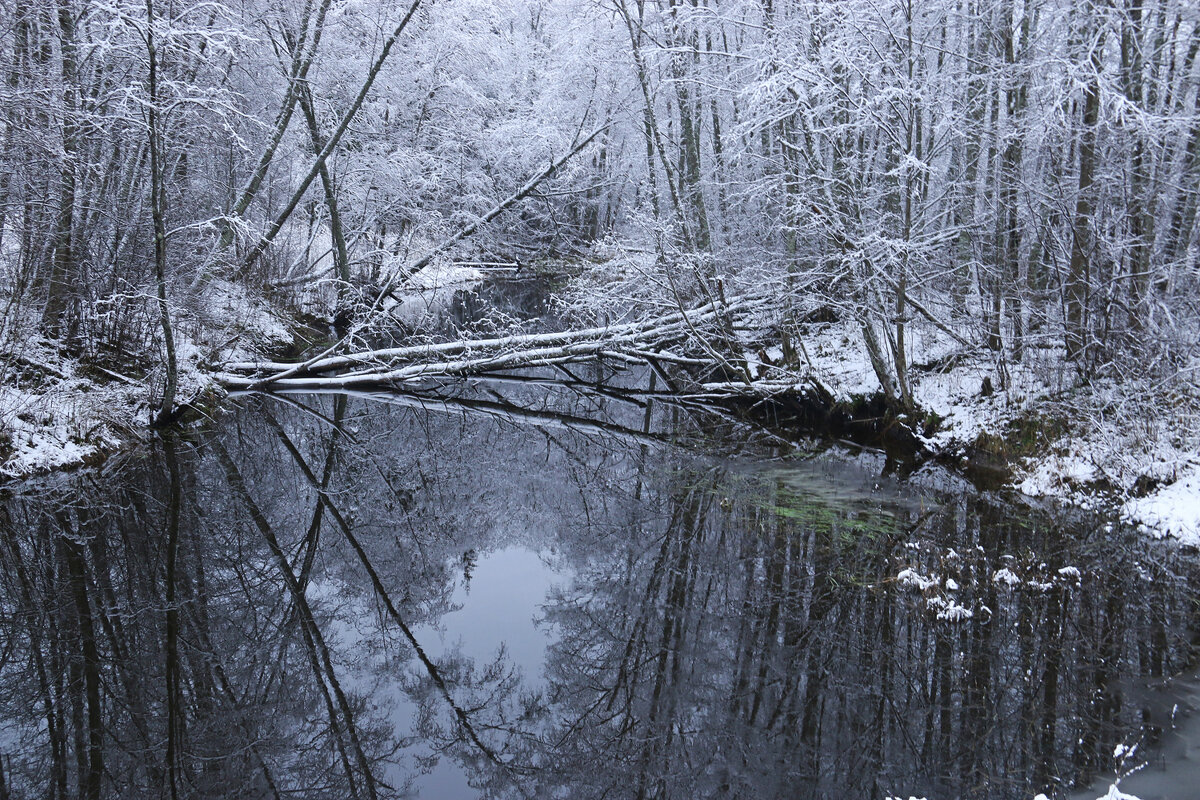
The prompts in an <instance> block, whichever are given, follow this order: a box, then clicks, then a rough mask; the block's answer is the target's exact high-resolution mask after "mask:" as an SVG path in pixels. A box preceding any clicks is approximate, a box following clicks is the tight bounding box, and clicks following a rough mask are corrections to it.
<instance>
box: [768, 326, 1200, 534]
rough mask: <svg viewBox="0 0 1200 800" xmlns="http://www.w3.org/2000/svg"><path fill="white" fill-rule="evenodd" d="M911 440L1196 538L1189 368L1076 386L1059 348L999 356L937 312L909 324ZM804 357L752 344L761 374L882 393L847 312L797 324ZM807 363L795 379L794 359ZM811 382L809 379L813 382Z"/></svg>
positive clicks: (1127, 518)
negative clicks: (1159, 376) (938, 324)
mask: <svg viewBox="0 0 1200 800" xmlns="http://www.w3.org/2000/svg"><path fill="white" fill-rule="evenodd" d="M908 334H909V345H910V348H911V355H910V363H911V364H912V367H911V373H910V374H911V382H912V385H911V391H912V395H913V399H914V401H915V404H916V405H917V407H918V409H919V412H918V413H917V414H915V415H914V416H913V417H912V418H911V419H909V420H907V421H905V428H906V431H907V433H911V437H909V439H910V441H909V446H910V447H913V446H915V447H917V448H919V449H921V450H923V451H924V452H925V454H927V455H928V456H930V457H933V458H936V459H938V460H939V461H942V462H947V463H950V464H952V465H955V466H957V467H959V468H960V469H962V470H964V471H966V472H976V473H982V472H986V473H988V477H989V481H988V482H989V483H1003V484H1005V485H1007V486H1008V487H1010V488H1012V489H1015V490H1017V491H1020V492H1021V493H1023V494H1026V495H1029V496H1031V497H1045V498H1053V499H1055V500H1057V501H1060V502H1065V503H1070V504H1072V505H1075V506H1078V507H1081V508H1083V509H1086V510H1091V511H1096V512H1099V513H1102V514H1106V515H1110V516H1112V517H1113V518H1114V521H1115V520H1119V521H1122V522H1125V523H1128V524H1132V525H1135V526H1138V527H1139V528H1141V529H1142V530H1143V531H1145V532H1146V533H1149V534H1151V535H1154V536H1172V537H1175V538H1178V539H1179V540H1181V541H1182V542H1184V543H1186V544H1190V545H1200V388H1198V387H1197V386H1196V383H1195V381H1193V380H1188V379H1187V376H1188V375H1194V374H1195V373H1196V369H1197V366H1200V365H1198V364H1197V363H1196V362H1195V361H1194V360H1193V361H1192V362H1191V363H1190V364H1188V365H1184V366H1183V367H1181V368H1179V370H1178V373H1177V375H1176V377H1175V378H1174V379H1171V380H1154V381H1150V380H1137V379H1129V380H1124V381H1119V382H1118V381H1114V380H1106V379H1097V380H1093V381H1091V382H1090V383H1088V384H1086V385H1084V384H1082V383H1081V382H1080V381H1079V380H1078V377H1077V376H1076V374H1075V371H1074V369H1073V368H1072V367H1071V366H1070V365H1069V364H1067V363H1066V361H1065V358H1064V357H1063V352H1062V350H1061V349H1056V348H1051V347H1045V348H1040V349H1037V350H1034V351H1032V352H1028V353H1026V354H1025V356H1024V358H1023V359H1022V361H1021V363H1019V364H1015V363H1003V362H1001V361H999V360H998V359H997V358H996V356H995V354H994V353H991V352H990V351H986V350H982V349H980V350H976V351H974V352H972V351H968V350H967V349H965V348H964V347H963V346H962V344H961V342H959V341H956V340H955V339H954V338H952V337H951V336H950V335H948V334H947V333H945V332H943V331H941V330H938V329H937V328H935V327H934V326H932V325H922V324H921V323H920V322H916V323H912V324H911V325H910V329H909V332H908ZM796 349H799V350H800V353H799V354H798V356H797V357H795V360H796V361H798V362H799V364H798V365H796V364H793V365H791V366H789V367H780V366H779V365H780V364H781V362H782V361H783V359H784V353H783V348H782V347H780V346H774V347H771V348H762V349H758V350H748V351H747V353H746V358H747V360H748V361H749V363H750V364H751V368H752V370H753V371H754V372H756V373H757V374H758V375H759V376H762V377H764V378H770V376H771V375H772V373H776V374H778V375H779V376H780V377H781V378H782V377H784V376H786V377H787V380H786V381H782V382H781V383H780V384H778V385H779V386H780V388H783V387H784V386H786V385H787V382H789V381H791V382H793V388H794V390H795V391H796V392H797V393H800V394H804V395H806V396H809V397H812V396H813V395H814V394H819V395H822V396H823V397H824V400H823V402H824V404H825V405H830V404H834V405H836V406H840V407H841V408H843V409H845V410H846V413H847V414H851V413H853V410H858V413H860V414H864V415H866V416H870V414H871V413H873V412H872V409H876V408H879V407H880V406H881V398H880V395H879V382H878V380H877V378H876V377H875V374H874V371H873V369H872V367H871V364H870V360H869V359H868V357H867V354H866V350H865V347H864V345H863V343H862V337H861V335H860V334H859V332H858V330H857V328H856V326H855V325H854V323H852V322H848V321H829V322H816V323H809V324H805V325H802V326H801V341H800V342H799V343H798V345H796ZM796 370H799V371H800V372H801V373H803V374H804V375H805V378H804V379H803V380H801V381H796V380H795V372H796ZM818 385H819V388H817V389H816V390H815V392H814V387H816V386H818Z"/></svg>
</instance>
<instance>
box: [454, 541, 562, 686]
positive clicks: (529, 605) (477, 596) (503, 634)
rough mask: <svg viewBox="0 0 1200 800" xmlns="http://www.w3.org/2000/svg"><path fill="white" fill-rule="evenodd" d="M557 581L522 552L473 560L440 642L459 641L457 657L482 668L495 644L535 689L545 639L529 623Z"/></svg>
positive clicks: (504, 552)
mask: <svg viewBox="0 0 1200 800" xmlns="http://www.w3.org/2000/svg"><path fill="white" fill-rule="evenodd" d="M557 578H558V576H557V575H556V574H555V573H554V572H553V571H552V570H551V569H550V567H548V566H546V564H545V563H543V561H542V559H541V557H540V556H539V555H538V554H537V553H534V552H531V551H529V550H526V549H524V548H522V547H508V548H505V549H503V550H497V551H496V552H494V553H488V554H487V555H484V556H483V557H481V558H480V559H479V563H478V564H476V565H475V569H474V571H473V572H472V576H471V585H470V588H469V590H464V588H463V586H462V585H461V584H460V585H459V586H458V587H457V588H456V589H455V591H454V603H455V605H461V606H462V608H461V609H460V610H458V611H454V612H452V613H450V614H447V615H446V616H444V617H442V624H443V625H444V626H445V640H444V641H445V642H447V643H453V642H455V641H456V640H458V639H461V640H462V652H463V654H464V655H466V656H468V657H469V658H472V659H474V660H475V663H477V664H479V663H483V662H486V661H489V660H491V659H492V658H494V657H495V655H496V651H497V650H498V649H499V647H500V645H501V643H503V644H504V645H505V646H506V647H507V648H508V655H509V658H511V660H512V662H513V663H514V664H516V665H517V666H519V667H520V668H521V670H522V672H523V673H524V677H525V684H526V685H527V686H532V685H541V682H542V663H543V662H544V661H545V658H546V636H545V634H544V633H542V631H540V630H538V629H537V628H536V627H535V626H534V624H533V619H534V617H535V616H537V614H538V612H539V610H540V608H541V605H542V603H544V602H545V601H546V592H547V591H548V590H549V588H550V586H551V584H553V583H554V582H555V581H556V580H557Z"/></svg>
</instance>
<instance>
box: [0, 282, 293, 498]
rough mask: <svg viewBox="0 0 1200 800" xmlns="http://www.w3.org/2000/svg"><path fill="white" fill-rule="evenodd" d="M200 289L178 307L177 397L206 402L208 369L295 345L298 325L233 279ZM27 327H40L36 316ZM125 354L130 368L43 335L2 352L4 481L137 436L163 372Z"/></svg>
mask: <svg viewBox="0 0 1200 800" xmlns="http://www.w3.org/2000/svg"><path fill="white" fill-rule="evenodd" d="M199 291H200V293H201V294H200V295H199V296H198V297H196V298H192V302H190V303H189V304H188V305H189V307H191V308H195V309H200V310H198V311H184V310H182V309H178V310H177V311H176V314H175V331H176V351H177V354H178V359H179V388H178V398H179V399H180V400H182V401H184V402H188V403H198V402H199V403H200V404H201V405H204V404H206V403H204V402H203V401H204V399H205V395H206V393H212V392H216V391H219V390H218V389H217V388H216V387H215V385H214V384H213V382H212V381H211V379H210V378H209V376H208V372H209V370H210V369H211V366H212V365H213V364H215V363H217V362H219V361H222V360H225V359H228V358H237V357H250V356H253V355H257V354H261V353H266V352H270V351H272V350H278V349H279V348H281V347H284V346H286V345H287V344H289V343H291V341H292V331H291V330H290V328H289V324H288V320H287V318H286V315H285V314H283V313H282V312H281V311H279V310H277V309H275V308H272V307H271V306H270V305H269V304H268V303H267V302H266V301H264V300H263V299H261V298H258V297H255V296H254V295H252V294H251V293H249V292H247V291H246V290H245V289H243V288H241V287H239V286H237V285H235V284H232V283H228V282H226V281H218V280H213V281H210V282H208V283H206V284H205V285H204V286H203V287H201V289H200V290H199ZM25 329H26V330H37V329H38V325H37V323H36V321H35V320H30V321H28V322H26V323H25ZM110 360H111V361H118V360H119V359H110ZM126 360H128V361H130V364H129V366H124V365H118V364H115V363H108V364H107V365H106V364H105V359H103V358H96V357H94V356H89V357H84V358H80V357H79V355H78V354H76V353H73V352H71V350H70V348H69V347H68V346H66V345H64V344H63V343H62V342H59V341H57V340H53V339H48V338H46V337H44V336H41V335H39V336H33V337H28V338H27V339H25V340H23V341H21V342H20V343H19V344H18V345H17V346H16V347H15V348H14V351H13V352H11V353H7V354H4V358H3V359H0V363H3V364H6V365H7V372H8V374H7V375H6V376H5V380H4V382H3V384H2V385H0V479H16V478H23V477H29V476H33V475H39V474H42V473H46V472H50V471H53V470H59V469H71V468H75V467H79V466H85V465H88V464H94V463H97V462H99V461H101V460H103V459H104V457H105V456H107V455H109V454H111V453H113V452H115V451H117V450H120V449H122V448H124V447H128V446H130V445H134V444H136V443H137V442H139V441H141V440H142V439H143V438H144V437H145V436H146V435H147V431H148V430H149V425H150V419H151V416H152V411H153V410H154V409H153V404H154V403H155V402H156V401H157V400H158V399H159V398H161V396H162V386H163V379H164V376H163V372H162V368H161V366H153V365H151V364H150V363H149V360H146V364H145V366H142V365H141V364H139V363H137V362H138V360H139V359H138V354H129V355H128V358H127V359H126ZM122 370H124V371H122ZM210 399H212V398H210Z"/></svg>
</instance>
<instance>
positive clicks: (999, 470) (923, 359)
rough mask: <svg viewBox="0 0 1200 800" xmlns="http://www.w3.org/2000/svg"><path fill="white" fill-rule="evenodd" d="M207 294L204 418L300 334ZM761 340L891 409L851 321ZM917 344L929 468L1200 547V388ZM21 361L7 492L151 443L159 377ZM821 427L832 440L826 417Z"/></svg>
mask: <svg viewBox="0 0 1200 800" xmlns="http://www.w3.org/2000/svg"><path fill="white" fill-rule="evenodd" d="M471 277H472V278H473V279H476V280H477V279H478V278H479V277H480V276H478V275H472V276H471ZM460 283H461V282H456V283H455V286H459V285H460ZM438 287H440V288H441V289H445V288H446V287H445V286H442V285H441V282H438V284H437V286H436V287H434V288H438ZM204 291H205V296H204V297H203V298H200V299H199V300H197V301H195V302H193V303H191V306H192V307H194V308H198V309H203V311H197V312H192V313H181V314H179V316H178V319H177V329H178V331H179V342H178V350H179V353H180V390H179V394H180V397H181V398H183V399H184V400H185V401H189V402H193V401H198V403H197V404H198V405H200V406H205V405H211V404H212V403H214V402H215V401H216V400H217V399H218V396H219V392H220V390H219V388H217V387H216V385H215V383H214V382H213V381H212V378H211V373H212V370H213V369H214V368H216V367H217V366H218V365H220V364H222V363H228V362H230V361H236V360H254V359H261V358H263V357H265V356H266V355H267V354H278V353H279V352H280V351H282V350H284V349H287V348H289V347H294V346H295V343H294V339H295V334H296V331H298V330H299V329H300V327H301V326H299V325H298V324H297V323H295V321H294V320H293V319H292V318H291V317H290V316H289V314H288V313H287V312H285V311H283V310H282V309H280V308H276V307H273V306H272V305H270V304H269V303H267V302H266V301H264V300H263V299H261V298H257V297H254V296H252V295H251V294H249V293H248V292H246V291H245V290H244V289H241V288H239V287H235V286H234V285H232V284H228V283H224V282H213V283H212V284H211V285H209V286H207V287H205V289H204ZM442 294H444V292H438V293H437V295H438V297H439V299H440V302H443V303H444V302H446V298H445V297H442V296H441V295H442ZM760 333H761V332H753V331H752V332H749V333H748V334H747V339H746V351H745V353H744V354H743V355H744V358H745V359H746V363H747V366H748V367H749V369H750V370H751V372H752V373H753V375H754V377H756V378H758V379H761V380H763V381H765V382H767V383H770V384H771V385H773V386H775V387H776V388H777V389H778V391H779V393H780V395H781V396H792V397H799V396H804V397H807V398H809V399H811V400H812V401H813V403H814V404H815V405H816V406H819V407H820V408H821V410H822V413H824V414H825V419H829V418H831V416H832V415H834V414H841V415H843V416H845V417H846V418H851V417H853V416H854V415H858V417H860V418H861V417H870V416H871V415H872V414H873V413H874V412H873V411H872V409H874V408H877V407H878V406H879V405H880V402H879V401H880V398H879V394H878V393H879V384H878V380H877V378H876V377H875V374H874V371H873V370H872V368H871V365H870V361H869V359H868V358H867V355H866V352H865V348H864V347H863V344H862V338H861V334H860V332H859V331H858V329H857V328H856V326H855V325H854V324H853V323H852V322H849V321H838V320H836V319H832V318H829V319H827V320H826V321H816V322H809V323H806V324H804V325H802V326H801V329H800V333H801V336H800V339H799V341H797V342H795V343H792V345H791V348H790V349H792V350H793V351H794V352H793V355H792V357H791V361H790V362H788V363H786V364H785V356H784V348H783V347H782V346H781V345H779V344H776V345H774V346H771V345H769V344H764V343H763V340H760V339H759V338H758V336H759V334H760ZM908 344H909V348H910V351H911V357H910V363H911V364H912V368H911V376H912V386H911V391H912V394H913V398H914V401H915V403H916V405H917V406H918V407H919V408H920V413H919V414H918V415H915V416H914V417H912V418H910V419H908V420H906V421H904V427H903V430H904V432H905V435H906V436H907V437H908V438H909V440H910V442H912V443H913V444H915V445H916V446H917V447H919V449H920V450H921V451H922V453H923V455H924V456H925V457H932V458H935V459H937V460H939V461H942V462H946V463H950V464H952V465H954V466H956V467H957V468H959V469H960V470H961V471H963V472H965V473H968V474H971V473H975V474H976V475H978V474H980V473H981V472H984V471H986V472H987V473H988V475H989V483H991V484H996V483H1003V484H1006V485H1008V486H1009V487H1011V488H1013V489H1016V490H1018V491H1020V492H1023V493H1024V494H1027V495H1030V496H1035V497H1049V498H1054V499H1056V500H1059V501H1062V502H1067V503H1071V504H1073V505H1077V506H1080V507H1082V508H1085V509H1089V510H1093V511H1097V512H1100V513H1103V514H1106V515H1109V516H1111V517H1112V518H1113V519H1114V520H1121V521H1124V522H1127V523H1130V524H1133V525H1137V526H1140V527H1141V528H1142V529H1143V530H1145V531H1146V532H1147V533H1150V534H1152V535H1156V536H1168V535H1169V536H1174V537H1177V538H1178V539H1180V540H1181V541H1183V542H1185V543H1188V544H1193V545H1196V544H1200V457H1198V456H1197V455H1196V454H1197V453H1198V452H1200V391H1198V390H1197V389H1196V387H1195V385H1194V382H1189V381H1187V380H1185V379H1183V378H1179V379H1176V380H1173V381H1167V382H1162V381H1160V382H1158V383H1157V384H1150V383H1148V382H1145V381H1141V382H1139V381H1133V380H1130V381H1125V382H1121V383H1117V382H1112V381H1108V382H1105V381H1094V382H1092V383H1091V384H1089V385H1087V386H1080V385H1079V381H1078V380H1077V379H1076V376H1075V375H1074V373H1073V371H1072V370H1071V369H1070V368H1069V367H1068V366H1066V365H1065V362H1064V359H1063V358H1062V354H1061V351H1056V350H1054V349H1053V348H1041V349H1037V350H1033V351H1031V352H1029V353H1027V354H1026V355H1025V357H1024V358H1023V359H1022V362H1021V363H1020V364H1006V363H1002V362H1000V361H998V360H997V359H996V357H995V355H994V354H992V353H991V352H990V351H974V352H972V351H968V350H966V349H965V348H964V347H963V345H962V344H961V341H959V340H956V339H955V338H954V337H952V336H951V335H948V333H947V332H944V331H942V330H939V329H938V328H936V327H934V326H932V325H925V326H922V325H920V324H913V325H912V326H911V327H910V331H909V340H908ZM760 345H761V346H760ZM9 363H10V364H11V365H12V366H11V367H10V372H11V373H12V377H11V379H10V380H6V381H5V382H4V386H3V388H0V424H2V426H3V428H2V430H3V432H2V433H0V477H2V478H4V479H17V478H21V477H28V476H31V475H36V474H40V473H44V472H48V471H51V470H56V469H68V468H72V467H78V466H83V465H88V464H94V463H97V462H99V461H101V460H103V458H104V457H105V456H106V455H107V454H109V453H112V452H114V451H116V450H119V449H121V448H123V447H126V446H129V445H130V444H131V443H136V442H138V441H140V440H141V439H142V438H144V436H145V435H146V433H145V432H146V430H147V429H148V424H149V419H150V417H151V413H152V402H153V399H154V398H155V397H157V396H158V395H159V394H161V382H162V376H161V374H159V373H158V372H157V371H155V370H153V369H148V370H146V371H145V372H141V373H136V374H126V373H122V372H121V371H119V370H118V369H113V368H109V367H106V366H103V365H101V364H97V363H95V361H94V360H91V361H89V360H86V359H80V358H77V357H73V356H72V355H71V354H70V353H67V352H64V348H63V347H62V346H61V344H60V343H58V342H54V341H50V340H46V339H31V340H29V341H27V342H25V343H23V345H22V347H21V349H20V352H18V353H14V354H13V355H12V356H10V358H9ZM1194 367H1195V365H1194V364H1193V365H1192V366H1191V367H1190V368H1191V369H1194ZM1181 374H1187V373H1186V370H1184V371H1183V372H1181ZM808 424H809V426H810V427H814V428H819V427H821V425H820V421H819V419H816V420H814V419H810V420H809V421H808Z"/></svg>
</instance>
